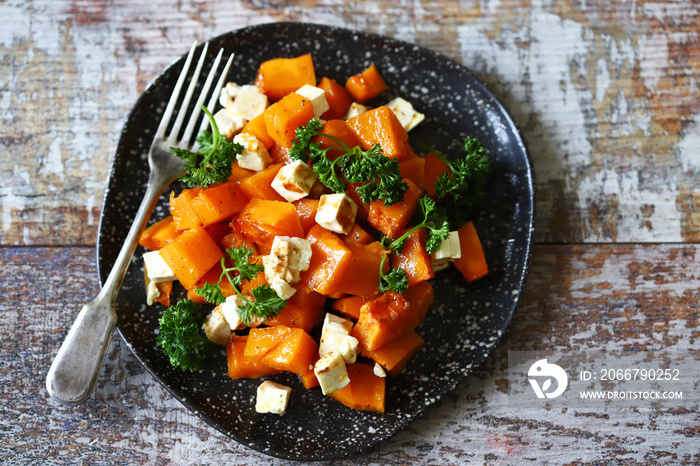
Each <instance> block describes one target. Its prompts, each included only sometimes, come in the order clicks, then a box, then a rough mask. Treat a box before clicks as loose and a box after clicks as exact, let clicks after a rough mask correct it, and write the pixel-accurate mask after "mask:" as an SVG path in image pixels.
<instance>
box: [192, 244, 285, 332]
mask: <svg viewBox="0 0 700 466" xmlns="http://www.w3.org/2000/svg"><path fill="white" fill-rule="evenodd" d="M226 252H227V253H228V255H229V258H230V260H231V263H232V264H233V265H232V266H231V267H228V266H227V265H226V257H225V256H224V257H222V258H221V270H222V272H221V275H220V276H219V281H218V282H216V283H205V284H204V285H203V286H201V287H198V288H197V293H199V294H200V295H201V296H202V297H203V298H204V299H206V300H207V301H209V302H210V303H212V304H217V305H218V304H221V303H223V302H224V301H225V300H226V298H225V297H224V294H223V292H222V291H221V282H222V281H223V280H224V279H227V280H228V281H229V283H230V284H231V286H232V287H233V289H234V290H235V291H236V294H237V295H238V296H239V297H240V298H241V299H243V301H244V302H245V304H244V305H243V306H238V308H237V309H236V311H237V312H238V315H239V316H240V317H241V320H242V321H243V323H244V324H246V325H249V324H250V322H251V321H252V320H253V319H254V318H260V319H263V320H267V319H269V318H271V317H275V316H276V315H278V314H279V313H280V312H282V309H284V308H285V306H286V305H287V301H286V300H284V299H282V298H280V297H279V296H278V295H277V293H276V292H275V290H273V289H272V288H271V287H270V285H268V284H267V283H265V284H263V285H261V286H258V287H256V288H254V289H253V290H252V292H251V293H252V295H253V297H252V299H250V298H248V297H247V296H245V295H243V293H241V291H240V287H241V285H242V283H243V282H244V281H250V280H252V279H253V278H255V276H257V275H258V273H260V272H262V271H263V266H262V265H261V264H258V263H257V262H251V261H250V258H251V257H252V255H253V254H254V251H253V250H252V249H250V248H248V247H246V246H241V247H238V248H229V249H227V250H226Z"/></svg>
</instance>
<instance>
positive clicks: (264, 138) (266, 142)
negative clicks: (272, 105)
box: [241, 113, 275, 150]
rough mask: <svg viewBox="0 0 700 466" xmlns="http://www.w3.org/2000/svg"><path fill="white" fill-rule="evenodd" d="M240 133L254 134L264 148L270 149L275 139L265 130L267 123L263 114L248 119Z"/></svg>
mask: <svg viewBox="0 0 700 466" xmlns="http://www.w3.org/2000/svg"><path fill="white" fill-rule="evenodd" d="M241 133H246V134H250V135H253V136H255V137H256V138H258V141H260V143H261V144H262V145H263V146H265V149H267V150H270V148H271V147H272V145H273V144H274V143H275V140H274V139H272V138H271V137H270V134H269V133H268V132H267V125H265V116H264V114H262V113H261V114H260V115H258V116H256V117H255V118H253V119H252V120H250V121H249V122H248V123H246V124H245V126H244V127H243V129H242V130H241Z"/></svg>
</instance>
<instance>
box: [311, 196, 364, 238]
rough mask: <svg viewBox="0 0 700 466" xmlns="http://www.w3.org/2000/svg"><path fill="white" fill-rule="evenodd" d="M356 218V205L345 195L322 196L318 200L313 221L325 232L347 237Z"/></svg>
mask: <svg viewBox="0 0 700 466" xmlns="http://www.w3.org/2000/svg"><path fill="white" fill-rule="evenodd" d="M356 216H357V204H355V202H354V201H353V200H352V199H350V197H348V195H347V194H345V193H337V194H324V195H322V196H321V198H320V199H319V203H318V210H317V211H316V217H315V220H316V223H318V224H319V225H321V226H322V227H323V228H325V229H326V230H330V231H333V232H335V233H340V234H343V235H347V234H348V233H350V230H351V229H352V226H353V225H354V223H355V217H356Z"/></svg>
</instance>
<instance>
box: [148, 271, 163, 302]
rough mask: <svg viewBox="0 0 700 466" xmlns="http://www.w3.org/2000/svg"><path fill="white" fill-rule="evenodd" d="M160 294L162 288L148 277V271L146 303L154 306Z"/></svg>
mask: <svg viewBox="0 0 700 466" xmlns="http://www.w3.org/2000/svg"><path fill="white" fill-rule="evenodd" d="M159 296H160V290H159V289H158V286H157V285H156V284H155V283H154V282H153V281H152V280H150V279H149V278H148V272H146V304H147V305H149V306H152V305H153V303H154V302H156V299H158V297H159Z"/></svg>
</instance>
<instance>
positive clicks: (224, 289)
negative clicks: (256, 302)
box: [187, 262, 236, 304]
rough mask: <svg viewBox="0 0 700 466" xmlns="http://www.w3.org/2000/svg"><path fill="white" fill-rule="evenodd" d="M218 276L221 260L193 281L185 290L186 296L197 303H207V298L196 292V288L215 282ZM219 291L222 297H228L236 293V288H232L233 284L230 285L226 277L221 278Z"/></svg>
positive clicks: (219, 274) (219, 275)
mask: <svg viewBox="0 0 700 466" xmlns="http://www.w3.org/2000/svg"><path fill="white" fill-rule="evenodd" d="M219 277H221V262H219V263H218V264H216V265H214V267H212V268H211V269H210V270H209V272H207V273H205V274H204V276H203V277H202V278H200V279H199V280H197V283H195V284H194V286H193V287H192V288H191V289H189V290H187V297H188V298H189V299H191V300H192V301H194V302H195V303H197V304H207V300H206V299H204V297H203V296H201V295H200V294H199V293H197V288H200V287H202V286H204V284H205V283H217V282H218V281H219ZM221 293H222V294H223V295H224V297H229V296H231V295H234V294H236V290H234V289H233V286H231V283H230V282H229V281H228V280H227V279H223V280H221ZM208 304H213V303H208Z"/></svg>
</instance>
